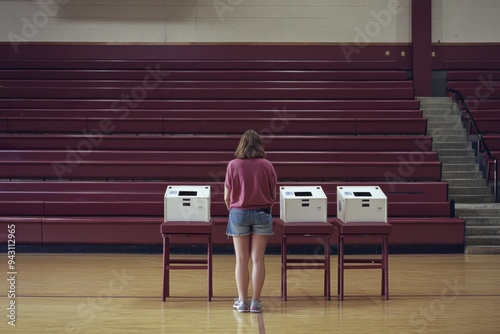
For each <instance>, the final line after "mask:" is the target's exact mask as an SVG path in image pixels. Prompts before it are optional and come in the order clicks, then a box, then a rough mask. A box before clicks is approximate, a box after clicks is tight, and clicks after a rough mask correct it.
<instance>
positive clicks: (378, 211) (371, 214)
mask: <svg viewBox="0 0 500 334" xmlns="http://www.w3.org/2000/svg"><path fill="white" fill-rule="evenodd" d="M337 218H338V219H340V220H341V221H343V222H344V223H349V222H384V223H387V197H386V196H385V194H384V192H383V191H382V190H381V189H380V188H379V187H377V186H338V187H337Z"/></svg>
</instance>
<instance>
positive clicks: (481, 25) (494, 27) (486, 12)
mask: <svg viewBox="0 0 500 334" xmlns="http://www.w3.org/2000/svg"><path fill="white" fill-rule="evenodd" d="M432 7H433V8H432V10H433V20H432V24H433V36H432V39H433V42H435V43H437V42H441V43H500V1H499V0H433V1H432Z"/></svg>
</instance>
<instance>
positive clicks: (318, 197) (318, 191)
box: [280, 186, 327, 223]
mask: <svg viewBox="0 0 500 334" xmlns="http://www.w3.org/2000/svg"><path fill="white" fill-rule="evenodd" d="M326 203H327V198H326V195H325V193H324V192H323V189H322V188H321V187H320V186H291V187H280V219H281V220H282V221H283V222H285V223H292V222H326V205H327V204H326Z"/></svg>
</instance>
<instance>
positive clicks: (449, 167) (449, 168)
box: [442, 164, 479, 172]
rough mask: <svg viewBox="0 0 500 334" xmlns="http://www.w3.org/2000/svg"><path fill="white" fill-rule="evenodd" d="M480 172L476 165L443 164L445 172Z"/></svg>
mask: <svg viewBox="0 0 500 334" xmlns="http://www.w3.org/2000/svg"><path fill="white" fill-rule="evenodd" d="M478 170H479V166H478V165H476V164H443V169H442V171H443V172H456V171H462V172H475V171H478Z"/></svg>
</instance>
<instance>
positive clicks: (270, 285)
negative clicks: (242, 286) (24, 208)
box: [0, 254, 500, 334]
mask: <svg viewBox="0 0 500 334" xmlns="http://www.w3.org/2000/svg"><path fill="white" fill-rule="evenodd" d="M183 256H185V255H183ZM331 261H332V262H331V264H332V280H331V283H332V292H333V297H332V300H331V301H326V300H325V299H324V297H323V296H322V293H323V291H322V290H323V285H322V284H323V281H322V271H319V270H304V271H302V270H293V271H290V272H289V280H288V291H289V292H288V299H289V300H288V301H287V302H282V301H281V299H280V297H279V295H280V258H279V255H269V256H268V258H267V280H266V284H265V287H264V291H263V295H264V298H263V302H264V305H265V308H266V309H265V311H264V313H262V314H250V313H244V314H240V313H237V312H233V310H232V302H233V298H234V297H235V296H236V292H235V284H234V269H233V268H234V258H233V256H231V255H214V298H213V301H212V302H207V300H206V289H207V282H206V272H205V271H190V270H179V271H174V272H172V274H171V275H172V278H171V286H172V288H171V294H172V296H173V297H171V298H168V299H167V301H166V302H162V301H161V286H162V273H161V267H162V257H161V254H160V255H158V254H154V255H116V254H95V255H94V254H91V255H89V254H17V256H16V270H17V275H15V281H12V283H14V285H11V284H9V283H10V282H9V281H6V280H5V279H4V280H3V281H2V283H1V286H0V304H1V305H2V310H3V311H2V313H3V315H2V317H1V319H3V320H2V321H1V324H0V333H26V334H28V333H288V334H293V333H398V334H404V333H500V255H462V254H452V255H390V256H389V270H390V275H389V279H390V289H389V290H390V300H388V301H385V300H383V298H381V297H380V296H379V294H380V271H379V270H351V271H347V272H346V287H345V293H346V297H345V300H344V301H343V302H339V301H338V300H337V295H336V284H337V278H336V274H337V270H336V261H337V257H336V256H332V258H331ZM6 262H7V256H6V259H5V263H6ZM4 268H5V269H4V271H5V273H4V274H5V275H4V276H7V278H9V277H8V275H7V273H8V269H7V265H4ZM6 282H7V284H6ZM12 288H14V289H15V298H10V297H9V289H12ZM11 297H12V296H11ZM12 301H15V310H14V315H15V325H16V326H15V327H13V326H11V325H9V324H8V322H9V321H11V320H9V317H8V316H9V314H10V313H12V312H11V311H9V310H8V309H7V307H9V305H10V304H9V303H10V302H12Z"/></svg>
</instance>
